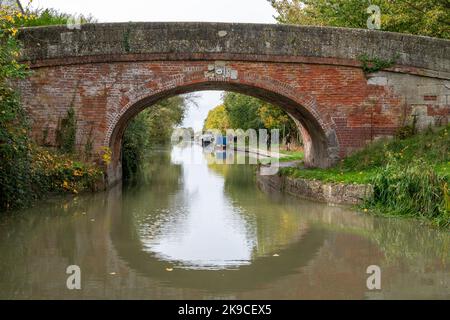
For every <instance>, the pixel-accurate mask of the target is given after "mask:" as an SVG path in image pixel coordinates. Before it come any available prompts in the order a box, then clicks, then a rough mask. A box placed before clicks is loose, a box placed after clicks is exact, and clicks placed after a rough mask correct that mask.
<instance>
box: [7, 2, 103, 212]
mask: <svg viewBox="0 0 450 320" xmlns="http://www.w3.org/2000/svg"><path fill="white" fill-rule="evenodd" d="M52 13H55V11H45V12H44V11H41V12H40V14H38V15H33V14H29V13H27V14H22V13H21V12H15V11H11V10H8V9H6V8H0V25H1V30H0V210H1V211H3V210H8V209H14V208H19V207H24V206H28V205H30V204H31V203H32V202H33V201H34V200H36V199H39V198H42V197H44V196H46V195H48V194H49V193H78V192H81V191H84V190H87V189H94V188H95V187H96V182H97V181H98V179H100V178H101V176H102V173H101V172H102V171H101V170H100V169H99V168H97V167H95V166H92V165H87V164H83V163H82V162H79V161H76V157H75V156H74V155H73V154H70V152H73V150H74V144H75V131H74V127H73V126H72V123H74V121H76V119H75V114H74V112H73V110H72V112H70V111H69V114H68V115H67V118H66V120H65V121H64V129H63V130H62V131H61V136H60V138H61V140H60V141H61V150H62V151H63V153H61V152H60V151H57V150H46V149H43V148H39V147H37V146H36V145H35V143H34V142H33V141H32V140H31V139H30V138H29V125H28V119H27V116H26V113H25V110H24V108H23V106H22V104H21V102H20V97H19V95H18V93H17V92H15V91H14V89H13V88H12V86H11V83H12V81H14V80H16V79H20V78H24V77H26V76H27V74H28V71H27V69H26V66H25V65H22V64H19V63H18V62H17V60H16V59H17V57H18V56H19V51H20V45H19V43H18V42H17V40H16V36H17V34H18V28H19V27H21V26H32V25H42V24H52V23H56V22H58V23H60V22H61V16H59V17H55V19H51V15H52ZM67 17H68V16H67ZM44 21H46V22H45V23H44ZM64 152H65V153H64Z"/></svg>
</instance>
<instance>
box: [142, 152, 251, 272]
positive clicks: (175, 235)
mask: <svg viewBox="0 0 450 320" xmlns="http://www.w3.org/2000/svg"><path fill="white" fill-rule="evenodd" d="M196 149H199V150H196ZM192 150H194V154H195V155H200V157H201V147H200V146H197V145H193V146H192V147H187V148H178V147H175V148H174V150H173V151H172V161H173V162H174V163H179V164H180V165H181V166H182V173H181V176H180V179H181V181H182V184H183V188H182V189H181V190H179V191H178V192H177V193H176V194H173V195H172V196H171V197H172V199H171V201H170V202H171V203H170V205H169V207H168V208H166V209H165V213H166V215H165V216H164V217H163V220H162V221H151V222H150V223H143V224H141V226H140V229H139V233H140V238H141V241H142V243H143V246H144V248H145V250H146V251H147V252H150V253H155V254H156V256H157V257H158V258H161V259H164V260H167V261H170V262H171V263H173V264H175V265H176V266H178V267H180V268H181V267H183V268H191V269H224V268H236V267H237V266H240V265H247V264H249V263H250V260H251V258H252V252H253V250H254V248H255V245H256V230H255V229H256V228H255V224H254V221H245V220H244V218H243V217H242V212H241V209H240V208H239V207H234V206H233V205H232V203H231V201H230V200H229V199H228V197H227V196H226V195H224V178H223V177H222V176H219V175H215V174H211V171H210V169H209V168H208V166H207V162H206V159H205V158H203V157H201V158H200V159H195V164H194V165H190V164H191V162H192V160H193V159H192V158H191V155H192ZM148 206H149V207H151V206H152V204H150V203H149V204H148ZM155 226H157V229H156V230H155Z"/></svg>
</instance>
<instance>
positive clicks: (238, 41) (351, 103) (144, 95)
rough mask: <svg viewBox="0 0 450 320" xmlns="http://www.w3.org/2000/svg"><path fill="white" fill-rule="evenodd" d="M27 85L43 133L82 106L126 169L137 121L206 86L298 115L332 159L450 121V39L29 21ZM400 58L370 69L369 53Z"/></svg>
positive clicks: (311, 156) (90, 133)
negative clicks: (126, 141)
mask: <svg viewBox="0 0 450 320" xmlns="http://www.w3.org/2000/svg"><path fill="white" fill-rule="evenodd" d="M20 40H21V41H22V42H23V50H22V57H21V60H22V61H25V62H28V63H29V65H30V67H31V69H32V71H33V73H32V75H31V76H30V77H28V78H27V79H25V80H22V81H20V82H19V83H18V84H17V86H18V88H19V89H20V91H21V95H22V100H23V103H24V105H25V106H26V108H27V111H28V113H29V115H30V118H31V120H32V129H33V131H32V132H33V137H34V138H35V139H36V141H38V142H41V143H45V144H49V145H53V144H55V132H56V130H57V127H58V123H59V122H60V119H61V118H63V117H65V115H66V113H67V110H68V109H69V108H70V107H71V106H72V107H73V108H74V109H75V113H76V118H77V135H76V142H77V147H78V149H79V150H80V152H82V151H81V150H83V148H84V146H85V145H86V144H87V143H88V141H92V143H93V150H94V154H100V153H101V150H102V147H105V146H106V147H110V148H111V150H112V158H113V161H112V162H111V164H110V165H109V168H108V170H107V171H108V181H109V182H110V183H112V182H115V181H118V180H120V178H121V161H120V158H121V155H120V150H121V140H122V135H123V133H124V130H125V128H126V126H127V123H128V122H129V121H130V119H132V118H133V117H134V116H135V115H136V114H137V113H139V112H140V111H141V110H143V109H144V108H147V107H151V105H152V104H154V103H155V102H157V101H158V100H160V99H164V98H167V97H170V96H173V95H177V94H182V93H188V92H192V91H198V90H229V91H235V92H240V93H244V94H248V95H252V96H255V97H258V98H261V99H263V100H266V101H268V102H270V103H273V104H275V105H278V106H280V107H281V108H283V109H284V110H286V111H287V112H288V113H289V114H290V115H291V116H292V117H293V118H294V119H295V120H296V121H297V123H298V124H299V126H300V129H301V131H302V134H303V138H304V141H305V147H306V148H305V149H306V160H305V162H306V164H307V165H309V166H318V167H327V166H330V165H332V164H333V163H335V162H336V161H338V160H339V159H340V158H342V157H345V156H346V155H348V154H349V153H351V152H352V151H354V150H356V149H358V148H361V147H363V146H364V145H365V144H366V143H368V142H370V141H372V140H374V139H377V138H379V137H382V136H392V135H393V134H394V133H395V131H396V130H397V129H398V128H399V127H401V126H403V125H404V124H406V123H407V122H408V121H410V118H411V115H415V116H416V117H417V119H418V124H419V126H422V127H425V126H428V125H436V124H441V123H446V122H448V120H449V108H450V105H449V100H450V41H447V40H439V39H434V38H428V37H419V36H410V35H404V34H396V33H387V32H379V31H370V30H359V29H342V28H326V27H298V26H285V25H257V24H221V23H114V24H87V25H82V27H81V29H79V30H77V29H73V30H71V29H68V28H66V27H64V26H52V27H38V28H25V29H23V30H22V31H21V33H20ZM362 55H367V56H368V57H371V58H377V59H381V60H392V59H395V61H396V63H395V64H393V65H391V66H390V67H389V68H387V69H384V70H383V71H379V72H376V73H372V74H366V73H364V71H363V68H362V67H361V66H362V64H361V62H360V57H361V56H362Z"/></svg>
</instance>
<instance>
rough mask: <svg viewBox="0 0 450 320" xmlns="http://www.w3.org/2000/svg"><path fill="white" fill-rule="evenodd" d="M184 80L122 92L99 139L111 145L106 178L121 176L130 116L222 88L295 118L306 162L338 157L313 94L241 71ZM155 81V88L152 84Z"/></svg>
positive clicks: (318, 162)
mask: <svg viewBox="0 0 450 320" xmlns="http://www.w3.org/2000/svg"><path fill="white" fill-rule="evenodd" d="M173 79H178V80H177V81H174V80H173ZM184 80H186V79H185V78H184V77H177V76H174V77H173V78H172V79H170V80H166V81H161V79H160V80H159V81H154V80H152V81H149V82H148V83H147V84H144V85H141V86H140V90H132V91H128V92H126V93H124V95H123V97H122V99H121V101H122V105H121V106H120V111H119V112H117V113H116V114H115V116H114V117H113V118H112V120H111V121H110V123H109V126H108V129H107V132H106V136H105V140H104V143H103V144H104V145H105V146H109V147H110V148H111V150H112V156H113V157H112V158H113V161H112V164H111V168H108V177H109V178H108V179H109V180H114V181H118V180H120V179H121V163H120V153H121V144H122V137H123V134H124V132H125V130H126V128H127V126H128V123H129V122H130V120H131V119H132V118H134V117H135V116H136V115H137V114H138V113H139V112H141V111H143V110H144V109H146V108H148V107H151V106H152V105H154V104H155V103H157V102H158V101H160V100H162V99H165V98H169V97H172V96H176V95H179V94H185V93H190V92H195V91H203V90H224V91H232V92H237V93H242V94H247V95H249V96H253V97H256V98H259V99H261V100H264V101H266V102H269V103H272V104H274V105H276V106H278V107H280V108H282V109H283V110H285V111H286V112H287V113H288V114H289V115H290V116H291V117H292V118H293V119H294V120H295V122H296V124H297V125H298V126H299V129H300V131H301V133H302V135H303V136H304V138H305V144H306V146H305V152H306V154H305V164H306V165H309V166H312V167H328V166H330V165H332V164H334V163H335V162H336V161H337V160H338V158H339V143H338V140H337V137H336V133H335V125H334V123H333V122H332V121H330V120H327V119H326V117H324V115H323V114H321V113H319V112H317V111H316V109H315V108H314V106H315V98H314V96H312V95H309V94H301V93H299V92H298V91H297V90H296V89H295V88H294V87H292V86H290V85H288V84H285V83H282V82H279V81H276V80H275V79H271V78H268V77H257V78H251V76H249V75H244V77H243V80H236V81H226V80H223V81H217V80H214V81H213V80H203V81H198V80H195V81H189V80H187V81H184ZM155 84H157V86H158V88H159V89H155V88H154V85H155ZM110 182H112V181H110Z"/></svg>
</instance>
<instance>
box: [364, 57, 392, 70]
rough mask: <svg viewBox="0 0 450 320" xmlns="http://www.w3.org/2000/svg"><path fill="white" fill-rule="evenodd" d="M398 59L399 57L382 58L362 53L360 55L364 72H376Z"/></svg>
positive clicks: (390, 65)
mask: <svg viewBox="0 0 450 320" xmlns="http://www.w3.org/2000/svg"><path fill="white" fill-rule="evenodd" d="M397 59H398V56H397V57H394V58H392V59H391V60H383V59H380V58H370V57H369V56H367V55H362V56H360V57H359V61H361V64H362V69H363V71H364V73H374V72H378V71H380V70H383V69H386V68H390V67H392V66H393V65H394V64H395V61H396V60H397Z"/></svg>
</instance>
